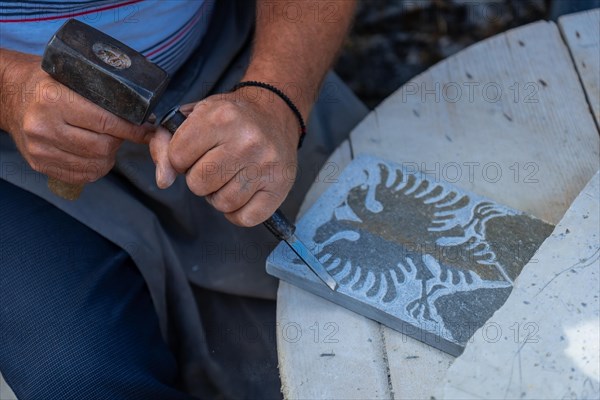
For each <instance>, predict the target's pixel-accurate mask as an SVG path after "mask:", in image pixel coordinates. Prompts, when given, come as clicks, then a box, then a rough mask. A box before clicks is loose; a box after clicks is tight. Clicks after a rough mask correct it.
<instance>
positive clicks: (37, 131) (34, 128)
mask: <svg viewBox="0 0 600 400" xmlns="http://www.w3.org/2000/svg"><path fill="white" fill-rule="evenodd" d="M22 129H23V132H24V133H25V134H26V135H28V136H42V135H43V134H44V133H45V132H47V129H44V126H43V123H42V121H41V120H40V119H39V118H36V117H34V116H31V115H28V116H26V117H25V119H24V120H23V125H22Z"/></svg>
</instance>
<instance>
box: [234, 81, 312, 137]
mask: <svg viewBox="0 0 600 400" xmlns="http://www.w3.org/2000/svg"><path fill="white" fill-rule="evenodd" d="M248 86H256V87H259V88H263V89H266V90H268V91H270V92H272V93H275V94H276V95H277V96H279V97H280V98H281V100H283V101H284V102H285V104H287V105H288V107H289V108H290V109H291V110H292V112H293V113H294V115H295V116H296V118H297V119H298V123H299V124H300V139H299V141H298V148H300V147H302V142H304V136H306V124H305V123H304V119H303V118H302V114H300V111H299V110H298V107H296V105H295V104H294V102H293V101H292V100H291V99H290V98H289V97H288V96H287V95H286V94H285V93H283V92H282V91H281V90H279V89H277V88H276V87H275V86H273V85H269V84H268V83H265V82H258V81H245V82H240V83H238V84H237V85H235V86H234V87H233V89H231V91H232V92H235V91H236V90H238V89H241V88H243V87H248Z"/></svg>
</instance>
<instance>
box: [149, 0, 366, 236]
mask: <svg viewBox="0 0 600 400" xmlns="http://www.w3.org/2000/svg"><path fill="white" fill-rule="evenodd" d="M354 7H355V1H354V0H331V1H328V2H313V1H296V0H282V1H275V2H273V1H269V0H258V1H257V20H256V31H255V37H254V42H253V49H252V58H251V61H250V64H249V66H248V69H247V70H246V73H245V74H244V77H243V78H242V81H261V82H265V83H268V84H272V85H274V86H275V87H278V88H279V89H280V90H282V91H283V92H284V93H285V94H286V95H287V96H288V97H289V98H291V100H292V101H293V102H294V104H295V105H296V107H297V108H298V110H299V111H300V114H301V115H302V117H303V118H304V120H305V121H308V117H309V114H310V110H311V108H312V106H313V103H314V101H315V100H316V98H317V94H318V92H319V87H320V86H321V83H322V81H323V78H324V76H325V74H326V72H327V70H328V69H329V68H330V66H331V63H332V62H333V60H334V58H335V55H336V53H337V51H338V50H339V48H340V46H341V44H342V41H343V38H344V36H345V33H346V31H347V30H348V26H349V25H350V21H351V19H352V15H353V11H354ZM290 10H294V13H293V15H292V14H290V13H289V11H290ZM188 111H189V110H188ZM184 113H185V112H184ZM299 129H300V128H299V124H298V121H297V120H296V118H295V116H294V114H293V113H292V111H291V110H290V109H289V108H288V106H287V105H286V104H285V103H284V102H283V101H282V100H281V99H280V98H279V97H277V96H275V95H274V94H272V93H270V92H269V91H266V90H264V89H259V88H256V87H246V88H242V89H240V90H238V91H237V92H235V93H231V94H227V95H217V96H213V97H209V98H207V99H206V100H204V101H201V102H200V103H197V104H196V105H195V106H194V107H193V111H192V112H191V114H190V115H189V118H188V119H187V121H186V122H185V123H184V124H183V125H182V126H181V127H180V128H179V130H178V131H177V132H176V133H175V135H174V136H173V139H172V142H171V143H170V144H169V140H170V136H169V135H168V133H167V132H166V130H164V129H163V130H159V131H158V132H157V134H156V135H155V136H154V140H153V141H152V143H151V144H150V151H151V154H152V157H153V158H154V160H155V162H156V164H157V182H158V186H159V187H161V188H165V187H167V186H169V185H170V184H171V183H172V182H173V180H174V179H175V176H176V172H179V173H186V179H187V183H188V185H189V187H190V189H191V190H192V192H194V193H195V194H197V195H199V196H206V198H207V200H208V201H209V203H211V204H212V205H213V206H214V207H215V208H216V209H217V210H220V211H222V212H223V213H224V214H225V216H226V217H227V219H229V220H230V221H231V222H233V223H235V224H237V225H242V226H253V225H257V224H259V223H260V222H262V221H264V220H266V219H267V218H268V217H270V216H271V214H272V213H273V212H274V211H275V210H276V209H277V207H279V205H281V203H282V202H283V200H284V199H285V197H286V196H287V193H288V192H289V190H290V188H291V187H292V184H293V180H294V177H295V173H296V168H297V167H296V165H297V164H296V151H297V146H298V140H299ZM308 134H309V135H310V132H309V133H308ZM170 164H171V165H172V166H171V165H170Z"/></svg>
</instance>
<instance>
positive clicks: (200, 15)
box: [144, 7, 203, 58]
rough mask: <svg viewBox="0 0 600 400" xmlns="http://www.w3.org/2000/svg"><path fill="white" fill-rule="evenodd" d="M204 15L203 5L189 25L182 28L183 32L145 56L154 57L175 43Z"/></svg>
mask: <svg viewBox="0 0 600 400" xmlns="http://www.w3.org/2000/svg"><path fill="white" fill-rule="evenodd" d="M202 15H203V7H201V8H200V12H199V13H198V15H197V16H196V17H195V18H194V19H193V20H191V21H190V22H189V23H188V24H187V26H185V27H183V29H182V30H181V32H179V33H178V34H177V35H176V36H175V37H174V38H173V39H171V40H169V41H168V42H167V43H165V44H163V45H162V46H160V47H159V48H157V49H154V50H152V51H151V52H150V53H148V54H144V56H146V57H147V58H148V57H152V56H153V55H155V54H156V53H158V52H159V51H162V50H164V49H166V48H167V47H170V46H171V45H172V44H173V43H175V42H176V41H177V40H179V39H180V38H181V37H182V36H183V35H185V34H186V33H187V32H188V31H189V30H190V29H192V27H193V26H194V25H195V24H196V22H198V20H199V19H200V17H202Z"/></svg>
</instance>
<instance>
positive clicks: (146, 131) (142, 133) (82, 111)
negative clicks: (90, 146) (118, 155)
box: [63, 96, 154, 143]
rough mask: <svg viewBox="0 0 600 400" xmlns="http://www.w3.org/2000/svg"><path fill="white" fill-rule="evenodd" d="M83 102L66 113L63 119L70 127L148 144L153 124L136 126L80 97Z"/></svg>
mask: <svg viewBox="0 0 600 400" xmlns="http://www.w3.org/2000/svg"><path fill="white" fill-rule="evenodd" d="M80 99H81V100H82V101H79V102H77V106H76V107H73V108H72V109H70V110H69V111H68V112H65V113H64V114H65V115H63V118H64V120H65V122H67V123H68V124H69V125H73V126H76V127H79V128H84V129H87V130H90V131H93V132H97V133H104V134H107V135H111V136H113V137H116V138H119V139H123V140H129V141H131V142H135V143H148V142H149V141H150V137H151V133H153V132H154V127H153V126H152V125H151V124H148V123H145V124H143V125H135V124H133V123H131V122H129V121H127V120H125V119H123V118H121V117H117V116H116V115H114V114H112V113H110V112H108V111H106V110H104V109H103V108H101V107H100V106H98V105H96V104H94V103H92V102H90V101H89V100H87V99H85V98H83V97H81V96H80Z"/></svg>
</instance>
